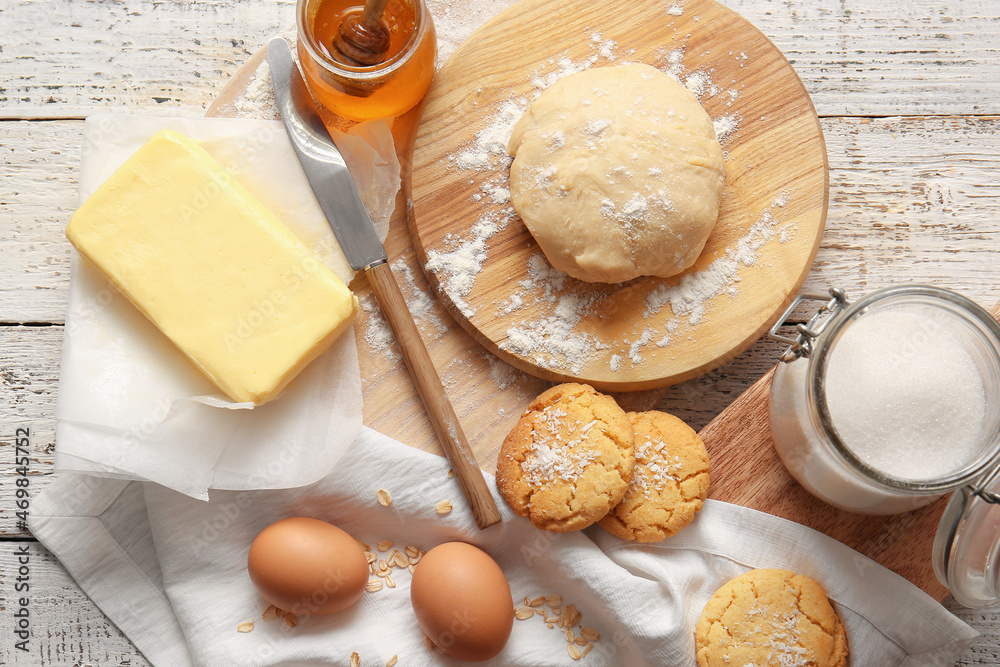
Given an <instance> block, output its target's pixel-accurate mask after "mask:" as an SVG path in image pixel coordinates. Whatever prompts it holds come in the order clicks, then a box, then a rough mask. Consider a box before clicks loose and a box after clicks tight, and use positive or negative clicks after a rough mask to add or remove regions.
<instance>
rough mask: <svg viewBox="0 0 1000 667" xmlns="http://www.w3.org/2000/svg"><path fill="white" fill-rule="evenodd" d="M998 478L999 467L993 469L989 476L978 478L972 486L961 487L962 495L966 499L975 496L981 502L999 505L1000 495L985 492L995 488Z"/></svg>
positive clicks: (999, 474) (999, 475) (999, 473)
mask: <svg viewBox="0 0 1000 667" xmlns="http://www.w3.org/2000/svg"><path fill="white" fill-rule="evenodd" d="M998 478H1000V466H997V467H995V468H994V469H993V470H991V471H990V473H989V474H987V475H984V476H982V477H980V478H979V479H977V480H976V481H974V482H973V483H972V484H969V485H968V486H963V487H962V493H964V494H965V495H966V497H968V496H976V497H977V498H979V499H980V500H982V501H983V502H987V503H990V504H991V505H1000V493H997V492H995V491H988V490H987V489H989V488H991V487H993V486H995V484H996V482H997V479H998Z"/></svg>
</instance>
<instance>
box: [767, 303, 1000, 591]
mask: <svg viewBox="0 0 1000 667" xmlns="http://www.w3.org/2000/svg"><path fill="white" fill-rule="evenodd" d="M814 299H815V300H820V301H822V302H823V305H822V306H821V308H820V310H819V311H818V312H817V313H816V314H815V315H813V316H812V318H811V319H810V320H809V321H808V322H807V323H804V324H799V325H797V335H796V336H795V337H790V336H785V335H782V334H780V333H779V331H780V329H781V327H782V326H783V325H784V324H785V322H786V321H787V320H789V318H791V316H792V313H793V311H795V310H796V308H797V307H798V306H799V304H800V303H801V302H802V301H804V300H814ZM770 335H771V337H772V338H774V339H777V340H780V341H783V342H786V343H788V344H789V347H788V348H787V349H786V350H785V352H784V354H783V355H782V357H781V361H782V363H779V364H778V367H777V368H776V369H775V372H774V376H773V379H772V382H771V394H770V422H771V434H772V437H773V440H774V444H775V448H776V449H777V451H778V454H779V455H780V457H781V459H782V461H783V462H784V464H785V467H786V468H787V469H788V471H789V472H790V473H791V474H792V476H793V477H795V478H796V479H797V480H798V481H799V483H801V484H802V486H803V487H805V488H806V489H807V490H808V491H810V492H811V493H812V494H813V495H815V496H817V497H819V498H820V499H822V500H824V501H826V502H828V503H830V504H831V505H834V506H836V507H839V508H841V509H844V510H847V511H851V512H860V513H866V514H895V513H901V512H906V511H909V510H913V509H916V508H918V507H921V506H923V505H926V504H928V503H930V502H931V501H933V500H935V499H936V498H939V497H940V496H941V495H943V494H945V493H949V492H956V493H954V495H953V497H952V499H951V501H950V504H949V507H948V509H947V510H946V512H945V514H944V516H943V518H942V522H941V525H940V527H939V529H938V534H937V541H936V543H935V554H934V560H935V569H936V571H937V574H938V578H939V579H941V581H942V583H945V585H947V586H949V588H951V589H952V591H953V593H954V594H955V596H956V598H957V599H959V601H960V602H963V603H964V604H967V605H969V606H982V604H987V603H992V602H993V601H996V600H997V599H998V598H1000V571H998V569H997V568H996V567H995V565H998V564H1000V563H998V560H1000V505H998V504H997V501H998V500H1000V495H998V494H997V491H1000V487H998V486H997V485H998V483H1000V482H998V478H1000V472H997V471H998V470H1000V324H998V323H997V321H996V320H994V319H993V317H991V316H990V314H989V313H988V312H986V311H985V310H984V309H983V308H981V307H980V306H978V305H977V304H975V303H974V302H972V301H970V300H969V299H967V298H965V297H963V296H961V295H959V294H956V293H955V292H952V291H949V290H945V289H941V288H936V287H930V286H924V285H905V286H894V287H889V288H886V289H881V290H878V291H876V292H873V293H871V294H869V295H867V296H865V297H864V298H862V299H860V300H859V301H856V302H853V303H850V302H848V301H847V298H846V296H845V295H844V293H843V292H842V291H841V290H838V289H833V290H830V297H825V296H824V297H820V296H812V295H804V296H800V297H798V298H797V299H796V300H795V302H793V303H792V305H791V306H790V307H789V309H788V310H787V311H786V312H785V314H784V316H783V317H782V319H781V320H780V321H779V322H778V323H777V324H776V325H775V326H774V327H773V328H772V329H771V332H770ZM991 526H992V528H990V527H991ZM990 573H993V574H990ZM987 580H991V581H989V582H987ZM984 582H987V583H985V584H984ZM984 586H985V587H984Z"/></svg>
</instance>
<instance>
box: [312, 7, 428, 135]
mask: <svg viewBox="0 0 1000 667" xmlns="http://www.w3.org/2000/svg"><path fill="white" fill-rule="evenodd" d="M357 2H358V0H298V3H297V6H296V25H297V33H298V55H299V63H300V64H301V65H302V70H303V73H304V74H305V80H306V84H307V85H308V87H309V90H310V91H311V92H312V94H313V95H314V96H315V97H316V100H317V101H318V102H319V103H320V104H322V105H323V106H324V107H326V108H327V109H329V110H330V111H332V112H333V113H334V114H336V115H338V116H341V117H343V118H347V119H350V120H356V121H363V120H368V119H372V118H388V117H393V116H399V115H401V114H403V113H405V112H406V111H408V110H410V109H411V108H413V107H414V106H416V105H417V103H418V102H420V100H421V99H422V98H423V96H424V95H425V94H426V93H427V90H428V89H429V88H430V85H431V80H432V79H433V78H434V70H435V66H436V58H437V37H436V34H435V31H434V22H433V20H432V18H431V15H430V12H429V11H428V9H427V6H426V5H425V4H424V0H389V1H388V3H387V4H386V8H385V13H384V14H383V18H384V19H385V21H386V23H387V25H388V28H389V50H388V52H387V53H386V57H385V60H383V61H382V62H380V63H378V64H376V65H370V66H364V65H356V64H347V62H346V59H344V58H343V57H339V54H336V53H335V49H336V47H335V46H334V45H333V40H334V38H335V36H336V34H337V32H338V30H339V28H340V24H341V22H342V21H343V20H344V19H345V18H346V17H347V16H348V15H349V14H352V13H360V12H361V11H362V9H363V8H362V7H361V6H360V5H357V4H356V3H357ZM335 56H337V57H335Z"/></svg>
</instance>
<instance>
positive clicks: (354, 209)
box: [267, 37, 387, 271]
mask: <svg viewBox="0 0 1000 667" xmlns="http://www.w3.org/2000/svg"><path fill="white" fill-rule="evenodd" d="M267 60H268V64H269V65H270V67H271V81H272V83H273V86H274V96H275V99H276V100H277V102H278V110H279V111H280V112H281V119H282V121H283V122H284V124H285V129H286V130H287V131H288V135H289V137H291V140H292V146H293V147H294V148H295V154H296V155H297V156H298V158H299V162H300V163H301V164H302V169H303V170H304V171H305V174H306V178H307V179H309V185H310V186H311V187H312V190H313V193H314V194H315V195H316V200H317V201H318V202H319V205H320V208H322V209H323V213H325V214H326V218H327V222H329V223H330V227H331V228H333V233H334V235H336V237H337V241H338V242H339V243H340V247H341V249H342V250H343V251H344V255H345V256H346V257H347V262H348V264H350V265H351V268H352V269H354V270H355V271H361V270H364V269H365V268H366V267H368V266H371V265H373V264H375V263H378V262H385V261H387V258H386V255H385V249H384V248H383V247H382V242H381V241H380V240H379V238H378V235H377V234H376V233H375V227H374V225H372V220H371V217H370V216H369V215H368V209H366V208H365V205H364V202H362V201H361V196H360V195H359V194H358V188H357V186H356V185H355V184H354V178H353V177H352V176H351V172H350V170H349V169H348V168H347V163H346V162H345V161H344V156H343V155H341V154H340V151H339V150H338V149H337V146H336V145H335V144H334V143H333V140H332V139H331V138H330V133H329V132H328V131H327V129H326V126H325V125H323V120H322V119H321V118H320V115H319V111H318V110H317V109H316V105H315V104H314V103H313V101H312V96H311V95H310V93H309V89H308V88H306V83H305V81H304V80H303V79H302V75H301V74H300V73H299V68H298V66H296V64H295V61H294V60H293V59H292V50H291V49H290V48H289V47H288V42H286V41H285V40H284V39H282V38H280V37H275V38H274V39H272V40H271V41H270V42H268V45H267Z"/></svg>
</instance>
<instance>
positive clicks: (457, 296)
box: [425, 1, 794, 374]
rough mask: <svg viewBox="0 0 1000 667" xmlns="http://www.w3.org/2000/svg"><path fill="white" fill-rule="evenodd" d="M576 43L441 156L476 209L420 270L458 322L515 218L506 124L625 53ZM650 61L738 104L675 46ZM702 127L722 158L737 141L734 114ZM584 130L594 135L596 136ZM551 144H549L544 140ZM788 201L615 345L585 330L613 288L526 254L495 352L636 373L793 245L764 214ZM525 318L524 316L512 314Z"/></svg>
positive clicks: (657, 292) (567, 367)
mask: <svg viewBox="0 0 1000 667" xmlns="http://www.w3.org/2000/svg"><path fill="white" fill-rule="evenodd" d="M665 11H666V12H667V14H668V15H670V16H680V15H682V14H683V13H684V7H683V3H682V2H679V1H678V2H673V3H672V4H670V5H669V6H667V7H666V8H665ZM586 38H587V44H589V48H590V54H589V56H587V57H585V58H584V59H583V60H577V61H574V60H572V59H570V58H568V57H556V58H552V59H550V60H549V61H548V62H546V63H544V64H543V65H542V66H540V67H539V68H538V69H537V70H536V71H532V72H529V73H527V75H526V76H527V79H528V83H529V84H530V87H531V88H530V91H529V92H528V93H526V94H524V95H520V96H518V95H513V94H512V95H511V96H510V97H508V98H507V99H505V100H503V102H502V103H501V104H500V106H499V108H498V109H496V110H495V111H493V112H492V113H491V114H489V115H487V116H486V117H485V119H484V120H483V122H482V124H481V126H480V127H479V128H478V129H477V130H476V131H475V133H474V139H473V140H471V141H469V142H468V143H466V144H465V145H463V146H461V147H460V148H459V149H457V150H456V151H455V152H454V153H453V154H451V155H449V156H448V161H449V168H450V169H454V170H459V171H468V172H470V183H475V185H476V187H477V190H476V192H475V193H474V194H473V195H472V199H473V201H474V202H475V203H477V204H478V205H479V207H480V209H479V210H480V213H479V218H478V219H477V220H475V221H474V222H473V224H472V226H471V231H470V233H468V234H465V235H457V234H449V235H448V237H446V238H445V244H444V248H443V249H439V250H431V251H429V252H428V262H427V264H426V265H425V268H426V269H427V270H428V271H429V272H431V273H433V274H435V275H436V276H437V278H438V280H439V283H440V285H441V287H442V289H443V290H444V291H445V292H446V293H447V294H448V296H449V298H450V299H451V301H452V302H453V303H454V304H455V305H456V306H457V307H458V309H459V310H460V311H461V312H462V313H463V315H465V316H466V317H469V318H471V317H473V316H474V315H476V307H474V306H473V305H471V304H470V302H469V295H470V294H471V293H472V290H473V289H474V287H475V285H476V279H477V277H478V275H479V274H480V272H481V271H482V270H483V266H484V264H485V262H486V261H487V260H488V258H489V249H490V239H492V238H493V237H494V236H495V235H496V234H497V233H498V232H500V231H502V230H504V229H505V228H506V227H507V225H508V224H509V223H510V222H511V221H512V220H515V219H516V217H517V214H516V212H515V211H514V209H513V206H512V205H511V202H510V191H509V167H510V163H511V161H512V158H511V157H510V155H508V153H507V143H508V141H509V140H510V136H511V131H512V129H513V127H514V125H515V124H516V123H517V121H518V120H519V119H520V118H521V116H522V115H523V114H524V112H525V111H526V110H527V108H528V106H529V105H530V104H531V102H532V101H533V100H534V99H535V97H537V95H538V94H539V93H540V92H541V91H543V90H545V89H547V88H548V87H550V86H551V85H552V84H554V83H555V82H556V81H558V80H559V79H561V78H563V77H565V76H567V75H569V74H573V73H575V72H579V71H582V70H584V69H587V68H590V67H595V66H603V65H611V64H617V63H618V62H628V61H629V56H630V55H631V54H630V53H628V52H623V50H622V48H621V47H620V46H619V45H618V44H617V43H615V42H614V41H613V40H610V39H605V38H604V37H603V36H602V34H601V33H599V32H596V31H589V32H588V33H587V35H586ZM653 56H654V62H652V63H651V64H653V65H654V66H657V67H658V68H659V69H661V70H662V71H663V72H665V73H667V74H668V75H670V76H672V77H673V78H675V79H676V80H678V81H680V82H681V83H682V84H683V85H684V86H685V87H686V88H687V89H688V90H690V91H691V92H692V93H693V94H695V95H696V96H697V97H699V98H701V99H702V101H704V100H705V99H708V98H713V100H714V103H713V105H712V107H713V108H714V109H716V110H718V109H720V108H722V109H730V108H732V107H733V106H734V104H735V103H736V102H737V100H738V99H739V97H740V91H739V89H738V88H736V87H733V86H734V85H735V82H734V81H715V80H714V79H713V72H712V71H711V70H710V69H697V70H690V69H688V68H687V67H686V66H685V64H684V57H685V48H684V46H673V47H670V48H664V49H661V50H660V51H658V52H656V53H654V54H653ZM729 57H730V58H732V59H733V60H734V61H736V62H740V63H741V66H743V64H745V60H746V58H745V54H730V55H729ZM712 120H713V124H714V128H715V132H716V136H717V137H718V139H719V141H720V143H722V145H723V149H725V148H726V145H727V144H728V143H729V142H730V141H731V139H732V138H733V137H734V136H738V133H739V129H740V116H739V113H738V111H737V110H736V109H733V110H732V112H725V113H718V111H716V113H715V115H714V116H713V119H712ZM594 131H595V133H596V132H599V128H594ZM558 140H559V138H558V137H553V141H558ZM727 159H728V156H727ZM788 196H789V193H783V194H782V195H781V196H779V197H778V198H776V199H775V200H774V201H773V202H771V205H770V207H768V208H766V209H764V210H763V211H761V212H760V213H759V214H758V216H757V218H756V219H755V220H754V224H753V225H752V227H751V228H750V229H749V230H748V231H747V232H746V233H745V234H744V235H743V236H742V237H741V238H739V239H738V240H736V242H734V243H732V244H731V245H730V247H728V248H727V249H726V250H725V252H724V253H723V254H722V256H720V257H718V258H716V259H715V260H713V261H712V262H711V263H709V264H708V265H707V266H704V267H702V268H701V270H699V271H695V272H693V273H689V274H686V275H684V276H682V277H681V278H680V279H679V280H675V281H671V284H669V285H668V284H663V285H660V286H658V287H656V288H654V289H653V290H652V291H650V292H649V294H648V296H647V298H646V304H645V313H644V317H643V319H642V321H641V322H637V323H636V325H635V330H634V333H633V334H630V335H628V336H626V337H625V338H624V339H621V340H617V341H608V340H604V339H603V338H602V336H600V335H599V334H598V333H597V332H595V330H594V327H593V326H592V325H593V323H594V322H598V323H599V322H600V321H602V320H609V321H610V319H611V318H613V317H614V313H613V312H607V311H609V310H610V309H613V308H614V307H615V306H614V303H613V299H611V298H610V297H612V296H613V295H614V294H615V293H616V292H617V291H618V290H620V289H621V288H622V285H600V284H586V285H584V284H583V283H578V282H577V281H574V280H572V279H569V277H568V276H567V275H566V274H564V273H562V272H560V271H557V270H556V269H553V268H552V267H551V265H549V263H548V261H547V260H546V259H545V257H544V256H543V255H541V254H535V255H532V256H531V257H530V258H529V260H528V265H527V266H526V267H525V272H524V275H523V276H521V278H520V279H518V280H517V282H513V283H512V285H513V287H512V289H510V290H509V292H508V293H507V295H506V296H505V297H504V298H503V299H502V300H499V301H498V302H497V303H495V316H496V317H497V318H499V319H500V320H502V321H503V322H504V323H505V324H506V326H507V329H506V340H505V341H504V342H503V343H502V344H501V345H500V347H501V349H503V350H505V351H508V352H511V353H513V354H516V355H518V356H521V357H522V358H525V359H530V360H531V361H533V362H534V363H535V364H537V365H539V366H541V367H544V368H549V369H552V370H555V371H560V372H568V373H572V374H579V373H580V372H581V370H582V368H583V367H584V366H585V365H587V364H588V363H590V362H591V361H592V360H593V359H594V358H595V357H597V358H599V356H598V355H604V358H605V359H607V364H608V368H609V369H610V370H611V371H612V372H619V371H624V370H626V369H628V368H630V367H636V366H639V365H641V364H642V363H643V362H644V360H645V358H646V352H647V351H648V350H656V349H664V348H669V347H670V345H671V344H672V343H673V342H674V341H676V340H677V339H678V336H681V335H685V333H682V332H686V335H687V336H688V337H689V338H696V335H697V331H696V328H697V326H698V325H699V324H701V323H702V322H704V321H705V320H706V319H709V318H710V317H711V301H712V300H713V299H716V298H720V297H721V298H727V297H735V296H736V295H737V294H738V293H739V289H738V286H739V281H740V274H741V271H742V270H743V269H744V268H746V267H750V266H753V265H754V264H755V263H756V261H757V259H758V256H759V253H760V250H761V248H762V247H763V246H764V244H766V243H768V242H770V241H775V242H778V243H786V242H788V241H790V240H791V239H792V238H793V237H794V225H792V224H782V223H781V222H780V221H779V220H778V219H777V218H776V217H775V214H774V211H775V210H777V209H780V208H781V207H783V206H784V205H785V204H786V203H787V201H788ZM640 208H641V207H640ZM513 280H515V279H514V278H512V281H513ZM668 305H669V306H670V309H671V313H670V315H669V316H666V317H665V316H664V314H663V312H662V311H663V309H664V307H666V306H668ZM480 307H482V306H480ZM528 312H531V313H534V314H532V315H530V316H528V315H527V314H525V315H521V313H528ZM654 315H656V316H657V318H656V320H655V322H656V324H655V326H654V324H653V323H654V319H653V316H654Z"/></svg>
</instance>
